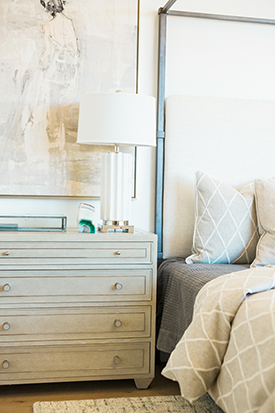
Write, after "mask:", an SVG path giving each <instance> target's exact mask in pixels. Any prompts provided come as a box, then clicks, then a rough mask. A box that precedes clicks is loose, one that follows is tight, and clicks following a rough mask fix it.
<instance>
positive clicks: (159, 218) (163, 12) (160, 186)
mask: <svg viewBox="0 0 275 413" xmlns="http://www.w3.org/2000/svg"><path fill="white" fill-rule="evenodd" d="M176 2H177V0H169V1H168V2H167V3H166V4H165V5H164V6H163V7H161V8H160V9H159V10H158V19H159V47H158V90H157V92H158V95H157V157H156V203H155V231H156V234H157V235H158V259H160V260H161V259H162V258H163V203H164V162H165V159H164V158H165V97H166V96H165V84H166V37H167V19H168V18H173V17H183V18H195V19H210V20H219V21H227V22H239V23H249V24H263V25H275V20H272V19H262V18H251V17H241V16H228V15H221V14H207V13H193V12H184V11H176V10H171V7H172V6H173V5H174V4H175V3H176Z"/></svg>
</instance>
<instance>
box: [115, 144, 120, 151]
mask: <svg viewBox="0 0 275 413" xmlns="http://www.w3.org/2000/svg"><path fill="white" fill-rule="evenodd" d="M115 153H119V144H117V143H116V144H115Z"/></svg>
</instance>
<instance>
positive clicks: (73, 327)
mask: <svg viewBox="0 0 275 413" xmlns="http://www.w3.org/2000/svg"><path fill="white" fill-rule="evenodd" d="M150 333H151V307H150V306H142V307H126V308H125V307H107V308H103V309H102V308H97V307H96V308H89V309H74V310H72V309H58V310H56V309H47V310H41V309H35V310H25V309H22V310H21V311H19V310H8V311H7V310H3V311H0V343H8V342H20V341H21V342H27V341H58V340H65V339H66V340H84V339H85V340H93V339H99V338H110V339H120V338H136V337H150ZM0 345H1V344H0Z"/></svg>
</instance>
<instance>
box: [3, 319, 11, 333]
mask: <svg viewBox="0 0 275 413" xmlns="http://www.w3.org/2000/svg"><path fill="white" fill-rule="evenodd" d="M2 327H3V330H5V331H8V330H9V329H10V327H11V325H10V323H8V322H7V321H6V322H5V323H4V324H3V326H2Z"/></svg>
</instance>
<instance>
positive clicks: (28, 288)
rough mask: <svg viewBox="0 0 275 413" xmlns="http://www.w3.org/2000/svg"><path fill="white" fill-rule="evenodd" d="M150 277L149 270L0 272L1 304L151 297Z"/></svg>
mask: <svg viewBox="0 0 275 413" xmlns="http://www.w3.org/2000/svg"><path fill="white" fill-rule="evenodd" d="M5 274H6V276H5ZM151 279H152V270H132V269H129V270H113V271H111V270H98V271H93V270H90V271H89V270H81V271H79V272H78V271H72V270H68V271H63V270H60V271H29V272H27V271H26V272H25V271H10V272H8V271H0V306H1V304H5V303H7V304H8V303H23V302H29V303H30V302H31V303H37V302H47V303H48V302H76V301H77V302H91V301H94V302H95V301H98V302H101V301H106V300H107V301H108V302H110V301H121V300H123V301H140V300H150V299H151V295H152V288H151V285H152V280H151Z"/></svg>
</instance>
